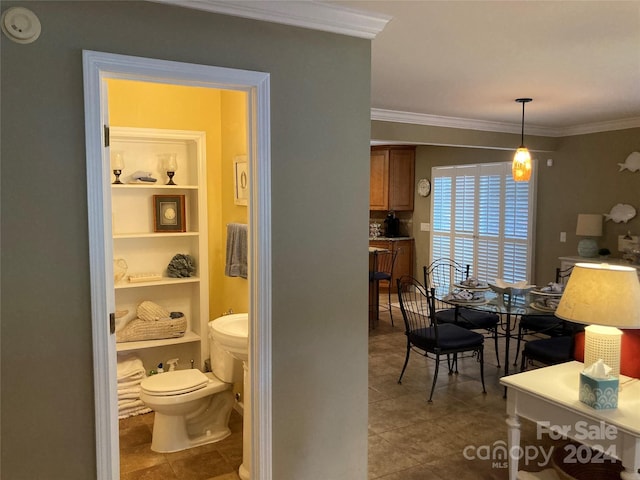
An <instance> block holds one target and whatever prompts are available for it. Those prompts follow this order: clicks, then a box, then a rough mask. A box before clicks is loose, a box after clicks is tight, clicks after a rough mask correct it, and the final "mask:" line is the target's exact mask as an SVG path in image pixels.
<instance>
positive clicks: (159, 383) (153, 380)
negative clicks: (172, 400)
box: [140, 368, 209, 396]
mask: <svg viewBox="0 0 640 480" xmlns="http://www.w3.org/2000/svg"><path fill="white" fill-rule="evenodd" d="M207 383H209V378H208V377H207V376H206V375H205V374H204V373H202V372H201V371H200V370H196V369H195V368H192V369H189V370H175V371H173V372H166V373H160V374H158V375H153V376H151V377H147V378H145V379H144V380H143V381H142V382H141V384H140V387H141V389H142V391H143V392H144V393H146V394H147V395H151V396H169V395H182V394H185V393H190V392H195V391H196V390H200V389H202V388H204V387H205V386H206V385H207Z"/></svg>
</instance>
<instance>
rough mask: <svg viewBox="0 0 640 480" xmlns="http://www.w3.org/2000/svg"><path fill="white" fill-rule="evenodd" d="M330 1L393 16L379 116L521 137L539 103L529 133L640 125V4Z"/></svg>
mask: <svg viewBox="0 0 640 480" xmlns="http://www.w3.org/2000/svg"><path fill="white" fill-rule="evenodd" d="M329 3H331V4H334V5H340V6H345V7H349V8H356V9H359V10H367V11H370V12H376V13H382V14H385V15H389V16H391V17H392V18H391V20H390V21H389V22H388V23H387V25H386V26H385V27H384V29H383V30H382V31H381V32H380V33H378V34H377V36H376V37H375V38H374V39H373V40H372V42H373V43H372V78H371V82H372V85H371V88H372V92H371V106H372V108H373V109H374V111H375V110H376V109H382V110H384V111H387V110H390V111H394V112H411V113H417V114H425V115H426V116H427V117H425V118H424V123H432V122H430V120H432V121H433V123H437V122H438V119H437V118H431V117H432V116H435V117H454V118H455V119H465V120H470V121H471V122H470V123H471V124H473V123H474V121H481V122H479V123H478V122H476V123H478V125H479V129H496V130H501V129H500V126H499V125H485V126H486V127H487V128H481V127H482V123H483V122H498V123H500V124H510V125H511V127H512V128H511V129H509V128H504V129H502V130H512V129H513V127H514V126H516V127H518V126H519V124H520V121H521V117H522V106H521V104H519V103H516V102H515V99H516V98H519V97H530V98H533V102H531V103H528V104H527V105H526V110H525V122H526V123H525V125H526V126H527V128H526V130H525V131H529V130H530V129H534V130H536V129H535V127H541V128H540V129H537V130H538V133H539V134H548V135H562V134H567V133H573V131H575V132H577V133H579V131H580V130H584V131H585V133H587V132H588V131H602V130H614V129H618V128H621V127H623V128H625V127H627V128H628V127H629V126H640V1H638V0H636V1H426V0H425V1H401V0H398V1H382V0H373V1H369V0H358V1H331V2H329ZM383 113H384V112H383ZM383 116H384V115H383ZM374 117H375V115H374ZM491 127H495V128H491ZM505 127H508V125H505ZM530 133H534V132H530Z"/></svg>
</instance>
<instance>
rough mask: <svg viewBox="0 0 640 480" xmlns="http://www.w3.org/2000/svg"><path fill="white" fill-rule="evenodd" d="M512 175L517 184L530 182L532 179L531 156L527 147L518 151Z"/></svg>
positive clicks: (514, 158)
mask: <svg viewBox="0 0 640 480" xmlns="http://www.w3.org/2000/svg"><path fill="white" fill-rule="evenodd" d="M511 174H512V176H513V179H514V180H515V181H516V182H528V181H529V179H530V178H531V154H530V153H529V150H527V147H525V146H522V147H520V148H518V150H516V154H515V155H514V157H513V163H512V164H511Z"/></svg>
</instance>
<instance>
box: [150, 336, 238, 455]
mask: <svg viewBox="0 0 640 480" xmlns="http://www.w3.org/2000/svg"><path fill="white" fill-rule="evenodd" d="M209 339H210V340H209V351H210V354H209V357H210V358H211V370H213V372H212V373H202V372H201V371H200V370H196V369H190V370H175V371H172V372H166V373H160V374H158V375H153V376H151V377H147V378H145V379H144V380H143V381H142V383H141V384H140V387H141V389H140V400H142V401H143V402H144V403H145V404H146V405H147V406H148V407H149V408H151V409H152V410H153V411H155V420H154V422H153V437H152V440H151V450H153V451H154V452H161V453H168V452H177V451H179V450H185V449H187V448H192V447H197V446H199V445H204V444H207V443H212V442H217V441H219V440H222V439H223V438H226V437H228V436H229V435H230V434H231V431H230V430H229V416H230V415H231V409H232V408H233V405H234V403H235V400H234V396H233V392H232V391H231V389H232V388H233V384H234V383H236V382H241V381H242V379H243V368H242V362H241V361H239V360H236V359H235V358H233V357H232V356H231V355H229V354H228V353H227V352H226V351H224V350H222V348H220V346H219V345H218V344H217V342H215V341H214V340H212V339H211V336H210V335H209Z"/></svg>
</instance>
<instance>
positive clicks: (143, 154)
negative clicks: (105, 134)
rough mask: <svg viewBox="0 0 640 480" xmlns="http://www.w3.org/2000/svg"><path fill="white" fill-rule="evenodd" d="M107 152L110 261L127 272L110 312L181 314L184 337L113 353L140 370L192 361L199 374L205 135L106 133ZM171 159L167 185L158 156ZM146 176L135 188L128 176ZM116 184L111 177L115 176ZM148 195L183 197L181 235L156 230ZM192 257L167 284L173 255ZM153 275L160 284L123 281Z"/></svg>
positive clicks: (203, 353) (204, 317)
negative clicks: (110, 157) (147, 307)
mask: <svg viewBox="0 0 640 480" xmlns="http://www.w3.org/2000/svg"><path fill="white" fill-rule="evenodd" d="M110 147H111V148H110V149H111V153H112V154H113V153H114V152H121V153H122V155H123V158H124V169H123V171H122V174H121V176H120V180H121V181H123V182H124V183H123V184H112V185H111V214H112V239H113V256H114V259H124V261H125V262H126V263H127V272H126V274H125V276H124V278H122V279H121V280H119V281H117V282H115V285H114V287H115V301H116V310H117V311H120V312H122V311H128V312H129V313H128V314H127V315H126V316H125V317H123V318H127V319H130V318H135V312H136V310H137V307H138V305H139V304H140V303H141V302H143V301H145V300H149V301H152V302H154V303H157V304H158V305H160V306H162V307H163V308H165V309H166V310H168V311H171V312H176V311H178V312H182V313H184V315H185V316H186V319H187V332H186V333H185V335H184V336H182V337H179V338H169V339H160V340H142V341H134V342H121V343H117V344H116V349H117V351H118V352H132V351H135V352H136V354H137V355H138V356H140V358H142V360H143V363H144V364H145V368H146V369H151V368H154V367H155V366H156V365H157V364H158V363H160V362H166V361H167V360H168V359H169V358H179V359H180V366H181V367H183V368H184V367H185V366H189V364H190V362H191V360H193V361H194V365H195V366H196V367H198V368H202V367H203V365H204V360H205V359H206V358H207V357H208V354H209V352H208V336H207V333H208V332H207V324H208V320H209V319H208V316H209V301H208V290H209V286H208V283H209V274H208V254H207V208H206V205H207V203H206V170H205V169H206V155H205V134H204V132H194V131H183V130H160V129H147V128H129V127H111V129H110ZM167 153H175V154H176V156H177V163H178V168H177V169H176V173H175V176H174V177H173V181H174V182H175V183H176V185H166V183H167V181H168V177H167V176H166V172H164V171H163V170H162V164H161V160H160V155H163V154H167ZM139 171H141V172H146V173H148V174H149V176H150V177H152V178H155V179H156V180H157V181H156V182H154V183H140V182H137V181H135V180H133V179H132V177H131V176H132V174H134V173H135V172H139ZM114 178H115V177H114ZM154 195H184V199H185V222H186V231H185V232H156V231H155V229H154V210H155V207H154V201H153V196H154ZM178 253H181V254H188V255H190V256H192V257H193V258H194V259H195V263H196V274H195V276H192V277H186V278H171V277H169V276H168V275H167V266H168V265H169V262H170V261H171V259H172V258H173V257H174V255H176V254H178ZM143 273H153V274H160V275H161V276H162V278H161V279H158V280H150V281H139V282H130V281H129V278H128V276H129V275H135V274H143Z"/></svg>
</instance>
